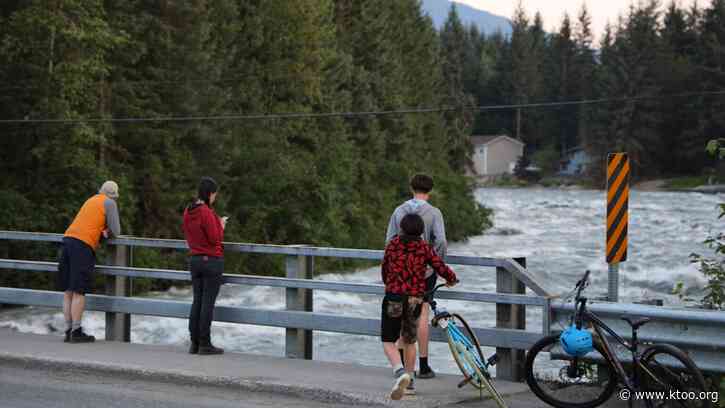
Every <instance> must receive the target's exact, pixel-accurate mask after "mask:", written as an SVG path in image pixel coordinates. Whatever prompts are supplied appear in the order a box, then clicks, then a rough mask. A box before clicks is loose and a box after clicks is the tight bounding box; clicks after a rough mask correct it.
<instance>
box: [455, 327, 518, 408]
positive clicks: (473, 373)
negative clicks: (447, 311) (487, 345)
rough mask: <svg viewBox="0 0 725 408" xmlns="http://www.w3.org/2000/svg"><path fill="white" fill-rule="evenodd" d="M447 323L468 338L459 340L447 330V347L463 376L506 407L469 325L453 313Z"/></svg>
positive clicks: (502, 407)
mask: <svg viewBox="0 0 725 408" xmlns="http://www.w3.org/2000/svg"><path fill="white" fill-rule="evenodd" d="M448 324H449V325H450V324H453V325H455V327H456V329H457V331H458V333H459V334H460V335H462V336H464V337H465V338H466V339H467V340H468V341H467V342H466V341H464V340H462V339H460V340H459V339H457V338H455V337H456V336H454V335H453V334H452V332H451V329H448V330H447V334H448V347H449V348H450V349H451V354H453V360H455V362H456V365H458V368H459V369H460V370H461V372H462V373H463V376H464V377H465V378H466V379H469V378H470V381H469V384H471V385H473V386H474V387H476V388H478V389H485V390H487V391H488V392H489V394H490V395H491V398H493V400H494V401H495V402H496V404H498V406H499V407H501V408H507V405H506V402H505V401H504V400H503V397H502V396H501V394H500V393H499V392H498V390H497V389H496V387H494V386H493V383H492V381H491V375H490V374H489V372H488V370H487V369H486V366H485V365H484V363H483V362H484V361H485V360H484V359H483V352H481V344H480V343H479V342H478V338H477V337H476V335H475V333H473V330H471V327H470V326H469V325H468V323H467V322H466V321H465V320H463V318H462V317H461V316H460V315H458V314H455V313H454V314H452V315H451V317H450V319H449V321H448Z"/></svg>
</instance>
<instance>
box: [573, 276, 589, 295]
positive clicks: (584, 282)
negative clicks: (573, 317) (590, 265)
mask: <svg viewBox="0 0 725 408" xmlns="http://www.w3.org/2000/svg"><path fill="white" fill-rule="evenodd" d="M590 274H591V271H589V270H587V271H586V272H584V277H583V278H581V279H579V281H578V282H577V283H576V286H574V289H576V297H575V299H576V300H579V298H580V297H581V294H582V291H583V290H584V289H585V288H586V287H587V286H589V275H590Z"/></svg>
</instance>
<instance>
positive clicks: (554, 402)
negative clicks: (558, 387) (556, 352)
mask: <svg viewBox="0 0 725 408" xmlns="http://www.w3.org/2000/svg"><path fill="white" fill-rule="evenodd" d="M558 344H559V335H558V334H555V335H551V336H547V337H544V338H542V339H541V340H539V341H538V342H536V344H534V345H533V346H532V347H531V349H529V352H528V353H526V365H525V370H526V383H528V385H529V388H530V389H531V391H533V393H534V394H536V396H537V397H539V399H541V400H542V401H544V402H545V403H547V404H549V405H551V406H554V407H557V408H594V407H597V406H599V405H601V404H603V403H605V402H606V401H607V400H608V399H609V398H610V397H611V396H612V394H613V393H614V390H615V388H616V386H617V381H616V380H614V381H613V380H612V379H611V378H609V381H608V382H607V384H606V385H605V386H604V387H602V392H601V393H600V394H599V395H598V396H597V397H596V398H594V399H592V400H591V401H584V402H570V401H562V400H558V399H556V398H554V396H552V395H550V394H549V393H547V392H546V391H544V389H543V388H542V386H541V385H540V384H539V379H538V378H537V376H536V373H534V362H535V361H536V356H537V355H538V354H539V353H540V352H542V351H544V352H548V348H549V347H551V346H556V345H558ZM594 349H595V350H596V351H597V352H599V354H601V355H602V356H604V355H605V353H604V350H603V349H602V347H601V346H600V345H599V343H598V342H595V343H594ZM606 365H607V366H608V369H609V372H610V373H613V372H614V368H613V367H611V365H610V364H609V361H607V362H606Z"/></svg>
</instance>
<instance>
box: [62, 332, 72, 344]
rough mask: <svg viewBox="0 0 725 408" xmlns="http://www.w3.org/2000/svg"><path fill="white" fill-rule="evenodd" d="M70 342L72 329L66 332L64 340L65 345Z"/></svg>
mask: <svg viewBox="0 0 725 408" xmlns="http://www.w3.org/2000/svg"><path fill="white" fill-rule="evenodd" d="M69 341H70V329H68V330H66V331H65V338H64V339H63V343H68V342H69Z"/></svg>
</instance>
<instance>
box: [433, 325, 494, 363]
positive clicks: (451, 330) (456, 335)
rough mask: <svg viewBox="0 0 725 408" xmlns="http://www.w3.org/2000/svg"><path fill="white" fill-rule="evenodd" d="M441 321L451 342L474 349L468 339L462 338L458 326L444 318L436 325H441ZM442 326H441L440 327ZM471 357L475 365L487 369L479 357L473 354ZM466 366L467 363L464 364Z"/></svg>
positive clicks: (463, 359)
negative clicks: (451, 339)
mask: <svg viewBox="0 0 725 408" xmlns="http://www.w3.org/2000/svg"><path fill="white" fill-rule="evenodd" d="M443 321H445V323H443V325H445V328H446V331H448V334H449V335H450V336H451V338H453V340H455V341H458V342H460V343H462V344H463V345H465V346H466V347H467V348H474V345H473V343H471V341H470V340H469V339H468V337H466V336H464V335H463V333H461V330H460V329H459V328H458V326H456V324H455V323H454V322H451V321H450V319H448V318H447V317H444V318H441V319H440V320H439V323H438V324H439V325H441V322H443ZM443 325H441V327H442V326H443ZM459 355H460V353H459ZM472 355H473V357H474V359H475V362H476V364H478V365H479V366H481V367H485V368H486V369H488V363H487V362H484V361H481V359H480V358H479V356H478V355H477V354H475V353H473V354H472ZM461 357H462V358H461V360H462V361H465V358H463V356H461ZM466 364H468V362H466Z"/></svg>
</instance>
